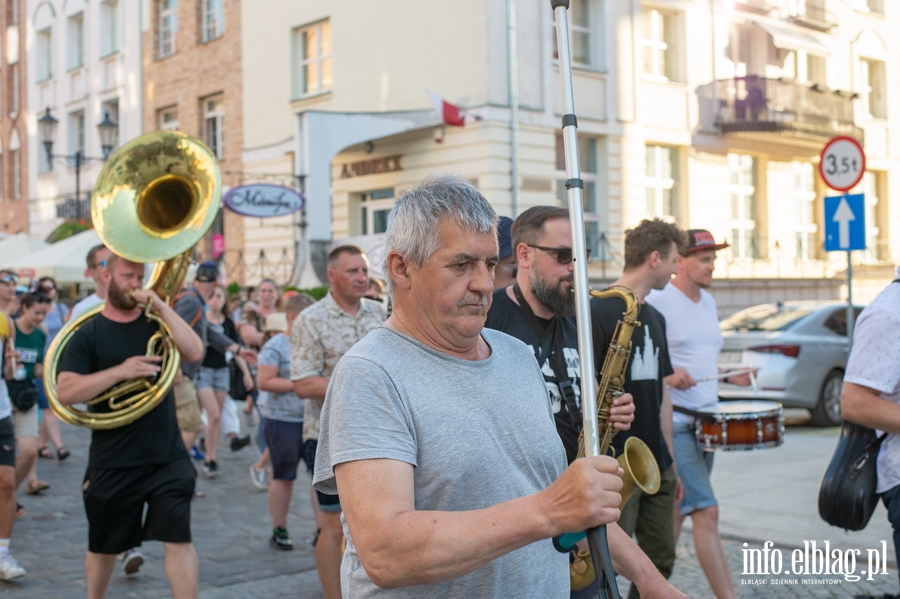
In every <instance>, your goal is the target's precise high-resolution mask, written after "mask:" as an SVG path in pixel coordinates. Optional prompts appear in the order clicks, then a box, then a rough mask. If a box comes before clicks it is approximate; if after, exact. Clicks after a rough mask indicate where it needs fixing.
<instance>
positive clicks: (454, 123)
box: [425, 90, 478, 127]
mask: <svg viewBox="0 0 900 599" xmlns="http://www.w3.org/2000/svg"><path fill="white" fill-rule="evenodd" d="M425 93H426V94H428V99H429V100H431V103H432V104H434V109H435V110H436V111H437V113H438V114H439V115H440V116H441V119H442V120H443V121H444V123H445V124H447V125H450V126H451V127H464V126H465V125H466V113H465V111H463V110H462V109H461V108H460V107H459V106H454V105H453V104H451V103H450V102H447V101H446V100H444V99H443V98H441V97H440V96H438V95H435V94H433V93H431V92H430V91H428V90H425ZM475 118H476V119H477V118H478V117H475Z"/></svg>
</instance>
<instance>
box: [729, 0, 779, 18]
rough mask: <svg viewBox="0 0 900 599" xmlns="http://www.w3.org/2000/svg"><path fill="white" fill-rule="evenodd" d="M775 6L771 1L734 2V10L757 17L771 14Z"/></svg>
mask: <svg viewBox="0 0 900 599" xmlns="http://www.w3.org/2000/svg"><path fill="white" fill-rule="evenodd" d="M776 7H777V5H776V4H775V3H774V2H772V0H735V2H734V8H735V10H742V11H746V12H752V13H756V14H758V15H767V14H769V13H770V12H772V11H773V10H774V9H775V8H776Z"/></svg>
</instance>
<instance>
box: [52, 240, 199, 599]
mask: <svg viewBox="0 0 900 599" xmlns="http://www.w3.org/2000/svg"><path fill="white" fill-rule="evenodd" d="M102 276H103V279H104V282H105V283H106V284H107V286H108V292H107V300H106V305H105V306H104V308H103V311H102V312H101V313H100V314H98V315H97V316H96V317H94V318H93V319H91V320H90V321H89V322H88V323H87V324H85V325H84V326H83V327H82V328H81V329H79V330H78V331H77V332H76V333H75V334H74V335H73V336H72V339H71V340H70V342H69V343H68V344H67V345H66V348H65V351H64V353H63V355H62V356H61V358H60V363H59V375H58V380H57V382H58V393H59V400H60V402H61V403H62V404H64V405H72V404H76V403H79V402H84V401H89V400H91V399H93V398H94V397H97V396H98V395H100V394H102V393H103V392H105V391H107V390H108V389H110V388H111V387H113V386H114V385H116V384H118V383H121V382H124V381H129V380H132V379H135V378H139V377H153V376H154V375H156V374H158V373H159V371H160V366H159V362H160V358H159V357H158V356H146V355H145V354H146V351H147V341H148V340H149V339H150V337H151V336H152V335H153V334H154V333H156V332H157V331H158V330H159V325H158V324H157V323H156V322H154V321H152V320H150V319H149V318H147V317H146V316H145V315H144V313H143V305H146V304H147V303H148V302H149V303H151V304H152V308H151V310H152V311H153V312H156V313H157V314H158V315H159V316H160V317H161V318H162V319H163V321H164V322H165V323H166V325H168V327H169V329H170V330H171V331H172V336H173V338H174V341H175V345H176V346H177V347H178V350H179V351H180V352H181V355H182V357H183V358H184V359H185V360H188V361H191V362H194V361H198V360H200V359H202V358H203V352H204V347H203V343H202V341H201V340H200V337H198V336H197V334H196V333H194V331H193V330H191V327H190V326H189V325H188V323H186V322H185V321H184V320H183V319H182V318H181V317H179V316H178V314H176V313H175V311H174V310H172V308H170V307H169V306H168V305H167V304H166V303H165V302H163V301H162V300H161V299H160V298H159V297H157V295H156V294H155V293H154V292H153V291H149V290H144V289H141V285H142V282H143V279H144V265H143V264H139V263H136V262H130V261H128V260H125V259H124V258H121V257H118V256H116V255H112V256H110V258H109V259H108V260H107V263H106V270H105V271H104V272H103V274H102ZM96 409H97V410H98V411H100V410H108V409H109V408H108V407H107V406H103V405H102V404H101V405H98V406H96ZM196 476H197V473H196V470H194V467H193V465H192V464H191V461H190V459H189V458H188V455H187V451H186V450H185V448H184V444H183V443H182V442H181V435H180V433H179V430H178V424H177V422H176V420H175V400H174V397H173V395H172V392H171V391H169V393H168V395H167V396H166V398H165V399H164V400H163V401H162V402H161V403H160V404H159V405H158V406H156V408H154V409H153V410H151V411H150V412H149V413H147V414H146V415H144V416H143V417H141V418H139V419H138V420H136V421H134V422H132V423H131V424H128V425H126V426H122V427H120V428H115V429H110V430H95V431H93V435H92V438H91V449H90V455H89V458H88V468H87V473H86V474H85V477H84V484H83V485H82V490H83V495H84V507H85V512H86V513H87V519H88V551H87V557H86V558H85V570H86V578H87V590H88V592H87V596H88V599H102V597H103V596H104V595H105V594H106V588H107V585H108V584H109V578H110V575H111V574H112V569H113V567H114V566H115V562H116V556H117V555H118V554H119V553H121V552H122V551H125V550H126V549H131V548H132V547H138V546H140V544H141V542H142V541H145V540H158V541H163V543H164V545H165V555H166V557H165V564H166V576H167V577H168V579H169V584H170V586H171V589H172V596H173V597H174V599H195V598H196V597H197V569H198V565H197V553H196V552H195V551H194V546H193V544H192V543H191V507H190V505H191V503H190V502H191V496H192V495H193V492H194V480H195V478H196ZM145 506H146V509H147V513H146V518H144V517H143V513H144V509H145Z"/></svg>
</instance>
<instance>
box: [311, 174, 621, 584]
mask: <svg viewBox="0 0 900 599" xmlns="http://www.w3.org/2000/svg"><path fill="white" fill-rule="evenodd" d="M496 221H497V217H496V214H495V213H494V211H493V209H492V208H491V206H490V204H488V202H487V201H486V200H485V199H484V197H483V196H482V195H481V194H480V193H478V191H477V190H475V189H474V188H473V187H472V186H471V185H469V184H468V183H466V182H465V181H463V180H462V179H459V178H458V177H450V176H443V177H436V178H432V179H430V180H428V181H426V182H425V183H424V184H422V185H421V186H419V187H417V188H414V189H412V190H410V191H408V192H406V193H405V194H404V195H403V196H402V197H401V198H399V199H398V200H397V203H396V205H395V206H394V208H393V210H392V212H391V215H390V217H389V220H388V228H387V233H386V236H385V255H386V258H385V265H384V269H383V270H384V272H385V274H386V276H387V278H388V286H389V287H390V288H391V290H392V299H393V308H394V310H393V313H392V315H391V317H390V318H389V319H388V320H387V322H386V323H385V324H384V326H382V327H379V328H378V329H376V330H374V331H373V332H371V333H370V334H369V335H368V336H367V337H365V338H364V339H363V340H362V341H360V342H359V343H358V344H356V345H355V346H354V347H353V348H352V349H351V350H350V351H348V352H347V353H346V354H345V355H344V357H343V358H342V359H341V360H340V362H339V363H338V365H337V367H336V368H335V370H334V372H333V373H332V376H331V379H330V381H329V385H328V390H327V393H326V396H325V403H324V407H323V409H322V419H321V426H320V436H319V448H318V455H317V457H316V471H315V475H314V478H313V482H314V484H315V485H316V488H317V489H319V490H320V491H322V492H324V493H335V492H336V491H337V490H338V489H340V493H341V505H342V507H343V510H344V519H345V527H344V530H345V533H346V535H347V541H348V542H347V551H346V553H345V554H344V559H343V563H342V567H341V587H342V594H343V599H356V598H384V597H390V598H405V597H410V598H411V597H450V598H459V599H463V598H465V599H472V598H492V599H501V598H503V599H505V598H508V597H540V598H541V599H562V598H564V597H568V596H569V574H568V568H567V559H566V557H565V556H564V555H561V554H559V553H556V551H555V550H554V549H553V546H552V543H551V541H550V538H551V537H553V536H554V535H557V534H561V533H563V532H574V531H579V530H584V529H586V528H590V527H592V526H596V525H599V524H608V523H610V522H613V521H615V519H616V518H617V517H618V515H619V512H618V509H617V506H618V504H619V501H620V497H619V495H618V493H617V491H618V490H619V489H620V488H621V484H622V483H621V480H620V479H619V478H618V476H617V473H618V465H617V464H616V462H615V460H613V459H612V458H609V457H605V456H604V457H592V458H584V459H581V460H577V461H576V462H575V463H574V464H573V465H572V466H570V467H569V468H566V464H565V453H564V452H563V448H562V444H561V442H560V440H559V437H558V436H557V434H556V429H555V427H554V424H553V419H552V417H551V414H550V403H549V397H548V395H547V392H546V387H545V385H544V382H543V377H542V376H541V373H540V371H539V369H538V367H537V364H536V362H535V360H534V357H533V355H532V353H531V350H529V349H528V348H527V347H526V346H525V345H524V344H522V343H521V342H520V341H518V340H515V339H513V338H512V337H509V336H508V335H505V334H504V333H500V332H496V331H489V330H482V329H483V327H484V321H485V317H486V315H487V311H488V308H489V307H490V297H491V292H492V291H493V271H494V267H495V266H496V264H497V261H498V256H497V254H498V249H497V230H496Z"/></svg>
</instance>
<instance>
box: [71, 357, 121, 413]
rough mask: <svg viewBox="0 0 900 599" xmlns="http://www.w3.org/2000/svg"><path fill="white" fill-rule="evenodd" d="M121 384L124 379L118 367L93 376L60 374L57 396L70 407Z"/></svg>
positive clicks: (72, 373)
mask: <svg viewBox="0 0 900 599" xmlns="http://www.w3.org/2000/svg"><path fill="white" fill-rule="evenodd" d="M121 382H122V378H121V377H120V375H119V370H118V367H116V366H114V367H112V368H107V369H106V370H101V371H99V372H94V373H92V374H76V373H74V372H60V373H59V376H58V377H57V379H56V387H57V395H58V397H59V402H60V403H61V404H63V405H64V406H70V405H72V404H76V403H79V402H82V401H90V400H92V399H94V398H95V397H97V396H98V395H100V394H102V393H103V392H104V391H106V390H107V389H109V388H110V387H112V386H113V385H116V384H117V383H121Z"/></svg>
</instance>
